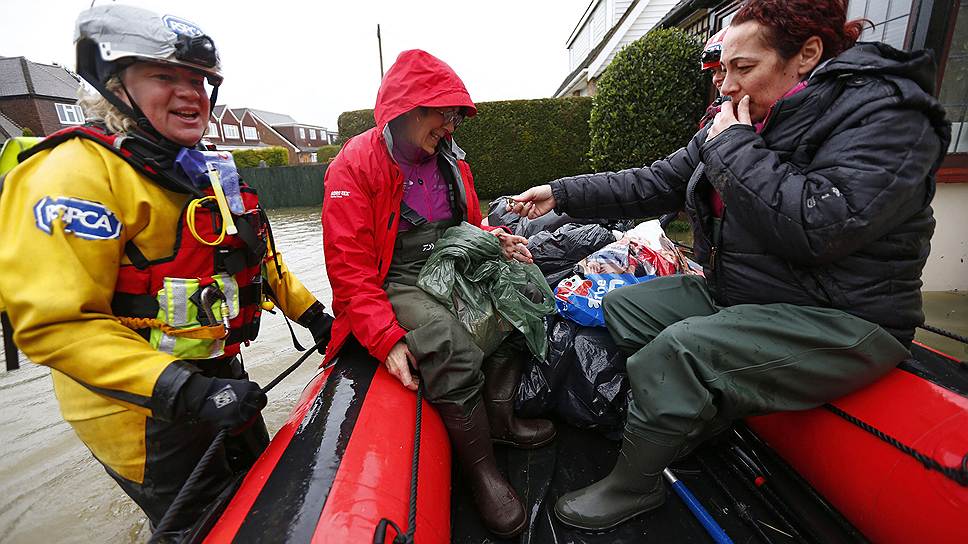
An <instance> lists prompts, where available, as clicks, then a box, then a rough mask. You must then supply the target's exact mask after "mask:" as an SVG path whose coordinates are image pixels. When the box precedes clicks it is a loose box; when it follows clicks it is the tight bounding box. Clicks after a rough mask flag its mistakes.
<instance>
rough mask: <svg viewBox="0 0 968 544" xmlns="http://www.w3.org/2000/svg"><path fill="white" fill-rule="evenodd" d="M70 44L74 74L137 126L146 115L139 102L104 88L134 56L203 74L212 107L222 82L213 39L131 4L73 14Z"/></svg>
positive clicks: (177, 20) (189, 25) (171, 17)
mask: <svg viewBox="0 0 968 544" xmlns="http://www.w3.org/2000/svg"><path fill="white" fill-rule="evenodd" d="M74 45H75V49H76V51H77V73H78V75H80V76H81V77H83V78H84V79H85V80H87V82H88V83H90V84H91V85H92V86H93V87H94V88H95V89H97V91H98V92H99V93H100V94H101V95H102V96H104V97H105V98H106V99H107V100H108V101H110V102H111V103H112V104H114V105H115V107H117V108H119V109H120V110H121V111H122V112H125V113H127V114H129V115H131V116H132V117H133V118H134V119H136V120H137V121H138V124H139V125H142V126H144V124H145V122H146V119H144V115H143V114H142V112H141V111H140V109H139V108H138V107H137V105H136V104H132V105H133V106H134V107H133V108H132V107H129V106H128V105H127V104H125V103H124V102H123V101H122V100H120V99H118V98H117V96H115V95H114V93H112V92H110V91H108V90H107V88H106V87H105V82H107V80H108V79H110V78H111V76H113V75H115V74H117V73H118V72H120V71H121V70H123V69H124V68H125V67H127V66H129V65H130V64H131V63H133V62H136V61H148V62H157V63H163V64H173V65H177V66H184V67H186V68H190V69H192V70H196V71H198V72H201V73H203V74H205V77H206V79H207V80H208V83H209V84H210V85H211V86H212V95H211V96H210V97H209V100H210V102H211V106H212V107H213V108H214V107H215V99H216V97H217V95H218V87H219V85H221V83H222V71H221V63H220V62H219V56H218V50H217V49H216V48H215V42H213V41H212V38H210V37H209V36H208V35H206V34H205V33H204V32H202V30H201V29H200V28H199V27H198V25H196V24H194V23H192V22H190V21H187V20H185V19H182V18H180V17H176V16H174V15H158V14H157V13H154V12H152V11H149V10H146V9H143V8H138V7H134V6H125V5H121V4H113V3H112V4H105V5H101V6H95V7H92V8H90V9H87V10H85V11H82V12H81V14H80V15H78V16H77V23H76V25H75V28H74ZM125 92H127V90H126V89H125Z"/></svg>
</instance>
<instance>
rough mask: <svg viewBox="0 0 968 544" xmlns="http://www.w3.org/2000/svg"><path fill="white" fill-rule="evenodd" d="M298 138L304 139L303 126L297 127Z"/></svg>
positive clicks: (304, 131)
mask: <svg viewBox="0 0 968 544" xmlns="http://www.w3.org/2000/svg"><path fill="white" fill-rule="evenodd" d="M299 139H300V140H305V139H306V129H304V128H303V127H299Z"/></svg>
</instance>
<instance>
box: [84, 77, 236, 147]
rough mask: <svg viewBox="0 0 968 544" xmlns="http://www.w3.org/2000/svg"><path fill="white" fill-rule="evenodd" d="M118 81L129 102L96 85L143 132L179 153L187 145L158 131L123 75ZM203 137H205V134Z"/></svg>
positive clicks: (214, 92)
mask: <svg viewBox="0 0 968 544" xmlns="http://www.w3.org/2000/svg"><path fill="white" fill-rule="evenodd" d="M118 82H119V83H120V84H121V90H122V91H124V95H125V96H126V97H127V98H128V102H127V103H126V102H125V101H124V100H121V99H120V98H118V96H117V95H116V94H114V93H112V92H111V91H109V90H108V89H107V87H105V86H104V85H103V84H99V85H95V86H94V87H95V88H96V89H97V90H98V91H99V92H100V93H101V96H103V97H104V98H105V99H107V101H108V102H110V103H111V104H112V105H114V107H116V108H118V109H119V110H120V111H121V113H124V114H126V115H128V116H129V117H131V118H132V119H134V120H135V122H136V123H137V124H138V128H139V129H140V130H141V131H142V132H144V133H147V134H148V135H149V136H151V137H152V138H154V139H155V140H157V141H158V143H159V144H161V145H162V146H163V147H166V148H170V149H172V151H173V152H175V153H177V150H178V149H180V148H182V147H185V146H183V145H181V144H179V143H177V142H173V141H171V140H170V139H168V138H166V137H165V136H163V135H162V134H161V133H160V132H158V129H156V128H155V127H154V125H152V124H151V121H149V120H148V116H146V115H145V113H144V111H142V110H141V107H140V106H138V103H137V102H136V101H135V99H134V97H133V96H131V93H130V92H128V88H127V87H126V86H125V84H124V80H123V79H121V77H118ZM218 87H219V86H218V85H214V86H213V87H212V95H211V96H210V97H209V99H208V100H209V112H211V111H212V110H213V109H214V108H215V100H216V99H217V98H218ZM202 137H204V134H203V135H202ZM202 137H200V138H199V139H198V142H195V145H196V146H197V145H198V143H199V142H201V141H202ZM193 147H194V146H193Z"/></svg>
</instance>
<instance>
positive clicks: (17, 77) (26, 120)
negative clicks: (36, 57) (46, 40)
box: [0, 57, 84, 136]
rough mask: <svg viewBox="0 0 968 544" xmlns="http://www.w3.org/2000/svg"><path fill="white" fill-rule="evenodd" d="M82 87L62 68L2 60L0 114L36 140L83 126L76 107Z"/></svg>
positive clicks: (79, 110)
mask: <svg viewBox="0 0 968 544" xmlns="http://www.w3.org/2000/svg"><path fill="white" fill-rule="evenodd" d="M79 86H80V83H79V79H78V77H77V76H76V75H75V74H73V73H72V72H70V71H69V70H67V69H66V68H64V67H63V66H58V65H56V64H53V65H51V64H40V63H37V62H32V61H29V60H27V59H26V58H24V57H0V114H2V115H3V116H4V117H6V118H7V119H8V120H9V122H12V123H14V124H15V125H17V126H19V127H23V128H29V129H30V130H31V132H33V133H34V135H35V136H46V135H48V134H50V133H52V132H55V131H57V130H60V129H62V128H65V127H68V126H71V125H80V124H83V123H84V112H83V111H82V110H81V108H80V106H78V105H77V104H76V103H77V89H78V87H79ZM6 124H7V125H9V123H6ZM9 129H10V127H9V126H7V127H6V128H5V129H4V131H6V130H9ZM16 135H17V136H19V135H20V133H18V134H16Z"/></svg>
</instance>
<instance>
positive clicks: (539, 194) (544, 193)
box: [507, 185, 557, 219]
mask: <svg viewBox="0 0 968 544" xmlns="http://www.w3.org/2000/svg"><path fill="white" fill-rule="evenodd" d="M556 204H557V202H555V197H554V195H552V194H551V185H538V186H537V187H532V188H530V189H528V190H527V191H525V192H523V193H521V194H519V195H517V196H512V197H511V198H510V199H509V200H508V205H507V211H509V212H514V213H516V214H518V215H520V216H521V217H527V218H528V219H537V218H538V217H541V216H542V215H544V214H546V213H548V212H550V211H551V210H553V209H555V205H556Z"/></svg>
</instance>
